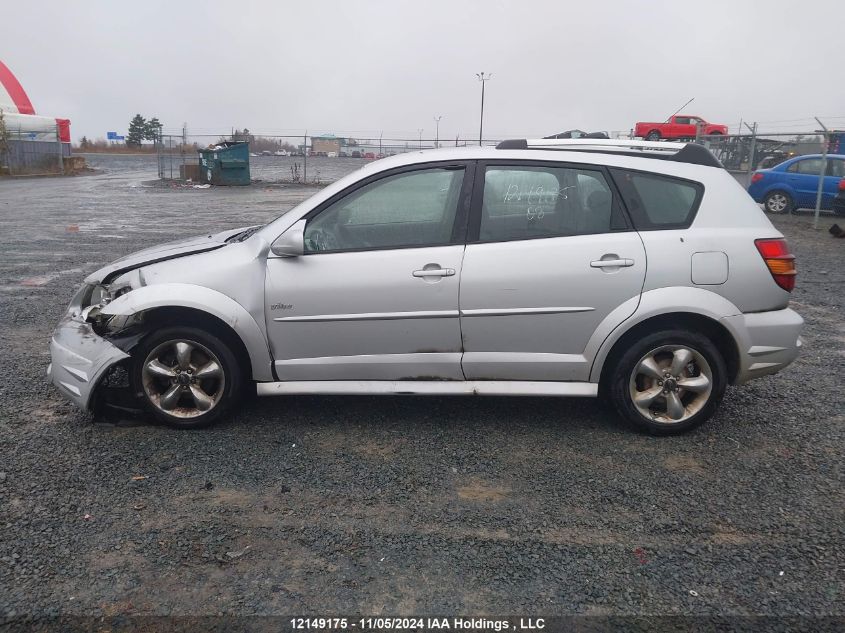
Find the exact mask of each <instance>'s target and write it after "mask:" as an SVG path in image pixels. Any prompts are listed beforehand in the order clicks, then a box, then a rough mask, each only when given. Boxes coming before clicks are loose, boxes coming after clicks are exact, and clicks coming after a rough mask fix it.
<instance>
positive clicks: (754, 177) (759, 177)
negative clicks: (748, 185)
mask: <svg viewBox="0 0 845 633" xmlns="http://www.w3.org/2000/svg"><path fill="white" fill-rule="evenodd" d="M761 180H763V174H761V173H760V172H759V171H758V172H757V173H755V174H751V182H760V181H761Z"/></svg>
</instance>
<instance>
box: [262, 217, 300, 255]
mask: <svg viewBox="0 0 845 633" xmlns="http://www.w3.org/2000/svg"><path fill="white" fill-rule="evenodd" d="M270 250H271V251H272V252H273V254H274V255H279V256H280V257H299V256H300V255H304V254H305V219H302V220H298V221H297V222H296V223H295V224H293V225H292V226H291V227H290V228H289V229H288V230H287V231H285V232H284V233H282V234H281V235H280V236H279V237H277V238H276V241H275V242H273V244H272V246H270Z"/></svg>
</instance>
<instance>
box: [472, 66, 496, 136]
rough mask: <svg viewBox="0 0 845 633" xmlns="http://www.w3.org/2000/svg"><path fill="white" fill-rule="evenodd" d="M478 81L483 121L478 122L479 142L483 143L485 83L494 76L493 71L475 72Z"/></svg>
mask: <svg viewBox="0 0 845 633" xmlns="http://www.w3.org/2000/svg"><path fill="white" fill-rule="evenodd" d="M475 76H476V77H478V81H480V82H481V121H480V122H479V124H478V144H479V145H481V139H482V138H483V136H484V84H486V83H487V82H488V81H490V79H491V78H492V77H493V73H489V74H487V73H483V72H480V73H475Z"/></svg>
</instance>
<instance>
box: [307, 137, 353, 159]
mask: <svg viewBox="0 0 845 633" xmlns="http://www.w3.org/2000/svg"><path fill="white" fill-rule="evenodd" d="M345 140H346V139H341V138H338V137H337V136H335V135H334V134H323V135H322V136H312V137H311V153H312V154H334V155H335V156H338V155H340V147H341V143H343V142H344V141H345ZM343 144H344V145H345V143H343Z"/></svg>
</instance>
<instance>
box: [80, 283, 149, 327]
mask: <svg viewBox="0 0 845 633" xmlns="http://www.w3.org/2000/svg"><path fill="white" fill-rule="evenodd" d="M131 290H132V287H131V286H130V285H129V284H124V285H119V286H104V285H88V286H83V288H82V289H81V290H80V292H79V293H78V294H77V297H75V299H77V298H78V299H79V304H78V305H79V318H80V319H81V320H83V321H85V322H86V323H90V324H91V327H92V329H93V330H94V332H95V333H97V334H98V335H100V336H103V337H106V336H109V335H113V334H117V333H121V332H123V331H125V330H129V329H130V328H133V326H136V325H140V324H141V323H142V322H143V320H144V315H143V313H139V314H130V315H122V314H116V315H107V314H103V312H102V311H103V308H105V307H106V306H107V305H108V304H109V303H111V302H112V301H114V300H115V299H117V298H118V297H122V296H123V295H125V294H126V293H128V292H130V291H131ZM72 308H73V306H72Z"/></svg>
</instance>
